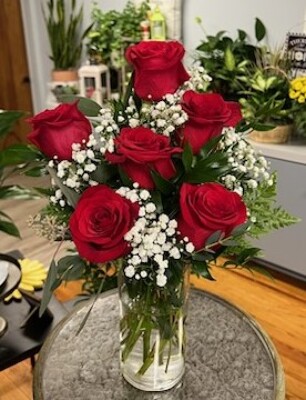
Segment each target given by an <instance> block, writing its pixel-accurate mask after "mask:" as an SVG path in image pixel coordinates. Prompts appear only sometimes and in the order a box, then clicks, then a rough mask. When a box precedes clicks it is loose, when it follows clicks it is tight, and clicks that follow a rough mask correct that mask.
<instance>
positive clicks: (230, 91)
mask: <svg viewBox="0 0 306 400" xmlns="http://www.w3.org/2000/svg"><path fill="white" fill-rule="evenodd" d="M196 22H197V23H198V24H199V25H200V27H201V28H202V30H203V33H204V35H205V39H204V40H203V41H202V43H201V44H200V45H199V46H198V47H197V48H196V54H195V59H196V60H197V61H199V62H200V63H201V65H202V66H203V67H204V68H205V70H206V72H207V73H208V74H209V75H210V76H211V77H212V78H213V79H212V81H211V83H210V85H209V88H208V89H210V90H211V91H213V92H217V93H220V94H222V95H223V97H224V98H225V99H226V100H233V101H238V100H239V98H240V92H241V91H242V90H246V89H247V86H246V82H245V79H244V78H245V76H246V75H247V74H250V72H251V71H253V70H254V68H255V64H256V60H257V58H258V57H260V56H261V54H262V52H263V51H264V49H265V46H264V45H260V44H259V43H261V42H262V41H263V39H265V37H266V28H265V26H264V24H263V23H262V22H261V20H260V19H259V18H256V21H255V37H256V40H257V43H256V44H255V45H254V44H252V43H251V40H250V38H249V37H248V34H247V33H246V32H245V31H244V30H242V29H238V30H237V37H236V38H235V39H233V38H231V37H230V36H228V35H225V34H226V32H225V31H219V32H217V33H216V34H215V35H208V34H206V32H205V29H204V27H203V25H202V20H201V18H197V19H196Z"/></svg>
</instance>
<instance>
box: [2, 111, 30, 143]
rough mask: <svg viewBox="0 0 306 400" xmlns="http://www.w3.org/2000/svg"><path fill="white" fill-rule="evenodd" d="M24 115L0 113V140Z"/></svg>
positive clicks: (13, 112) (9, 112)
mask: <svg viewBox="0 0 306 400" xmlns="http://www.w3.org/2000/svg"><path fill="white" fill-rule="evenodd" d="M23 115H24V113H23V112H21V111H3V112H0V138H1V137H2V136H5V135H6V134H8V133H9V132H11V131H12V129H13V127H14V124H15V123H16V122H17V121H18V120H19V119H20V118H21V117H22V116H23Z"/></svg>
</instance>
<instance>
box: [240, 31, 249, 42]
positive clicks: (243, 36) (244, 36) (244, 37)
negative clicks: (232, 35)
mask: <svg viewBox="0 0 306 400" xmlns="http://www.w3.org/2000/svg"><path fill="white" fill-rule="evenodd" d="M238 37H239V40H240V41H241V42H243V41H244V40H245V39H246V37H247V33H246V32H245V31H243V30H242V29H238Z"/></svg>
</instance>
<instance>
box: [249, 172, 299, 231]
mask: <svg viewBox="0 0 306 400" xmlns="http://www.w3.org/2000/svg"><path fill="white" fill-rule="evenodd" d="M272 179H273V185H271V186H269V185H268V184H266V183H263V184H261V185H259V186H258V188H257V190H256V191H253V192H248V193H246V194H245V197H244V201H245V203H246V205H247V207H248V209H249V211H250V213H251V215H252V216H254V217H255V222H253V224H252V225H251V226H250V229H249V231H248V235H249V236H250V237H252V238H259V236H261V235H263V234H265V233H268V232H270V231H272V230H277V229H280V228H284V227H286V226H289V225H292V224H294V223H296V222H298V221H299V219H298V218H296V217H294V216H292V215H290V214H289V213H288V212H287V211H285V210H284V209H283V208H281V207H279V206H276V199H275V196H276V175H275V174H274V175H273V177H272ZM271 216H273V217H272V218H271Z"/></svg>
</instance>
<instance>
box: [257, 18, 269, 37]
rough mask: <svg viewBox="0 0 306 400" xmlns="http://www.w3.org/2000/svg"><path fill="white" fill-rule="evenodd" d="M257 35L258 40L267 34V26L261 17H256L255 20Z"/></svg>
mask: <svg viewBox="0 0 306 400" xmlns="http://www.w3.org/2000/svg"><path fill="white" fill-rule="evenodd" d="M255 36H256V39H257V41H258V42H260V41H261V40H262V39H263V38H264V37H265V36H266V27H265V26H264V24H263V23H262V22H261V20H260V19H259V18H256V21H255Z"/></svg>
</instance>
